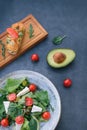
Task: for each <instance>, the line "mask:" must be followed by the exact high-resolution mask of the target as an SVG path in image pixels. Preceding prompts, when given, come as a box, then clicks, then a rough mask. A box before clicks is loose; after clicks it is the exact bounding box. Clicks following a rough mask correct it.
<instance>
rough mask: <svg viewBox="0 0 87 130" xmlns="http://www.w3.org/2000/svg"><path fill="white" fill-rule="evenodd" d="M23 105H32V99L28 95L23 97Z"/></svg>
mask: <svg viewBox="0 0 87 130" xmlns="http://www.w3.org/2000/svg"><path fill="white" fill-rule="evenodd" d="M25 105H26V106H32V105H33V99H32V98H29V97H26V98H25Z"/></svg>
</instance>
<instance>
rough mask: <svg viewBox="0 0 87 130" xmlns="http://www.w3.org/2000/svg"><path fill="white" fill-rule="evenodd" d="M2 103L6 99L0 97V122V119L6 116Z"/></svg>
mask: <svg viewBox="0 0 87 130" xmlns="http://www.w3.org/2000/svg"><path fill="white" fill-rule="evenodd" d="M3 101H6V97H4V96H1V97H0V120H1V119H2V118H4V117H5V115H6V114H5V108H4V104H3Z"/></svg>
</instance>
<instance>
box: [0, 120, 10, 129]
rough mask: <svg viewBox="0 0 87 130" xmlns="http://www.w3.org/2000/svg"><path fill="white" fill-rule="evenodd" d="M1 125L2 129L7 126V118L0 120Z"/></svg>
mask: <svg viewBox="0 0 87 130" xmlns="http://www.w3.org/2000/svg"><path fill="white" fill-rule="evenodd" d="M1 125H2V126H3V127H7V126H9V121H8V119H7V118H4V119H2V120H1Z"/></svg>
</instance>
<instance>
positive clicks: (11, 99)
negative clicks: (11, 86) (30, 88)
mask: <svg viewBox="0 0 87 130" xmlns="http://www.w3.org/2000/svg"><path fill="white" fill-rule="evenodd" d="M7 98H8V100H9V101H11V102H13V101H15V100H16V98H17V96H16V94H15V93H11V94H9V95H8V96H7Z"/></svg>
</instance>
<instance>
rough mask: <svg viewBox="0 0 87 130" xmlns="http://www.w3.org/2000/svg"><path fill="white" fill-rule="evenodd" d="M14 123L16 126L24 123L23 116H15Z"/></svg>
mask: <svg viewBox="0 0 87 130" xmlns="http://www.w3.org/2000/svg"><path fill="white" fill-rule="evenodd" d="M15 121H16V123H17V124H22V123H24V117H23V116H17V117H16V118H15Z"/></svg>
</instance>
